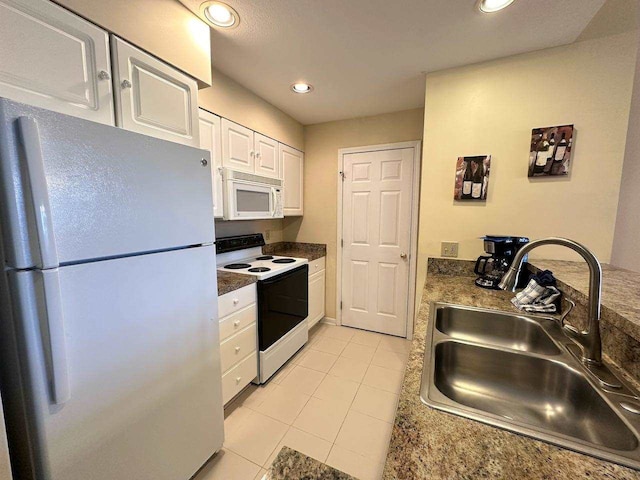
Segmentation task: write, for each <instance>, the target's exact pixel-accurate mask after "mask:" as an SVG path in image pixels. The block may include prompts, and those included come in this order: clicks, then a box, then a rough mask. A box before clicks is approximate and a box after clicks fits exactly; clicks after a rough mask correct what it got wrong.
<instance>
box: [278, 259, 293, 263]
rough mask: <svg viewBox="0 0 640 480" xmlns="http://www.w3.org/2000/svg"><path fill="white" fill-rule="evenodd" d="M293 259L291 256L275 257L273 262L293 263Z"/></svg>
mask: <svg viewBox="0 0 640 480" xmlns="http://www.w3.org/2000/svg"><path fill="white" fill-rule="evenodd" d="M293 262H295V260H294V259H293V258H276V259H275V260H274V261H273V263H293Z"/></svg>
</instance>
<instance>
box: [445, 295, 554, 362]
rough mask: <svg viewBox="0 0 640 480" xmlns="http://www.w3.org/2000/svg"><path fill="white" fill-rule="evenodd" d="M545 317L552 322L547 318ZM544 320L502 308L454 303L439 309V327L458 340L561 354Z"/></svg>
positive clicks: (526, 350) (548, 353)
mask: <svg viewBox="0 0 640 480" xmlns="http://www.w3.org/2000/svg"><path fill="white" fill-rule="evenodd" d="M544 321H546V322H553V320H548V319H545V320H544ZM541 323H542V322H538V321H534V320H531V319H529V318H527V317H524V316H521V315H512V314H510V313H502V312H488V311H484V310H471V309H462V308H458V307H453V306H443V307H442V308H438V309H437V310H436V328H437V329H438V330H439V331H440V332H442V333H444V334H446V335H449V336H450V337H453V338H456V339H458V340H470V341H481V342H483V343H489V344H491V345H496V346H499V347H506V348H511V349H513V350H521V351H525V352H537V353H544V354H547V355H559V354H560V349H559V348H558V347H557V346H556V344H555V343H554V342H553V340H551V338H549V335H547V334H546V333H545V331H544V329H543V328H542V325H541Z"/></svg>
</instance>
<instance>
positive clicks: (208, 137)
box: [199, 109, 223, 218]
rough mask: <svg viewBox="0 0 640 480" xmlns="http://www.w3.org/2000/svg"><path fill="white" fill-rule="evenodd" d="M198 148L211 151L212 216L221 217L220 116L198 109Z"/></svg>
mask: <svg viewBox="0 0 640 480" xmlns="http://www.w3.org/2000/svg"><path fill="white" fill-rule="evenodd" d="M199 116H200V148H204V149H205V150H208V151H209V152H211V181H212V183H213V216H214V217H216V218H222V213H223V209H222V171H221V169H222V132H221V131H220V117H218V116H217V115H214V114H213V113H209V112H207V111H206V110H203V109H199Z"/></svg>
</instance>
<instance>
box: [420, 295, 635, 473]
mask: <svg viewBox="0 0 640 480" xmlns="http://www.w3.org/2000/svg"><path fill="white" fill-rule="evenodd" d="M576 353H578V352H577V349H576V345H575V343H573V341H572V340H570V339H569V338H568V337H567V336H566V335H564V334H563V333H562V330H561V328H560V325H559V322H558V321H557V320H555V319H554V318H552V317H543V316H540V315H513V314H509V313H505V312H497V311H494V310H485V309H479V308H472V307H462V306H456V305H449V304H440V303H435V304H432V306H431V316H430V324H429V329H428V332H427V340H426V349H425V362H424V370H423V374H422V384H421V389H420V393H421V398H422V401H423V402H424V403H426V404H427V405H429V406H431V407H433V408H436V409H439V410H443V411H446V412H449V413H454V414H457V415H461V416H463V417H467V418H471V419H473V420H477V421H480V422H484V423H487V424H490V425H493V426H496V427H500V428H504V429H507V430H511V431H513V432H516V433H520V434H523V435H528V436H531V437H534V438H537V439H540V440H544V441H547V442H550V443H554V444H556V445H560V446H563V447H566V448H570V449H573V450H575V451H578V452H581V453H585V454H588V455H592V456H595V457H599V458H602V459H605V460H609V461H613V462H616V463H620V464H622V465H626V466H628V467H631V468H635V469H640V434H639V432H640V398H638V396H637V393H636V392H635V391H634V390H633V389H632V388H631V387H630V386H629V385H628V384H626V383H625V382H624V381H622V380H620V379H619V378H617V377H616V376H611V377H610V378H611V379H613V381H607V382H604V381H602V380H600V379H599V378H598V377H597V376H595V375H593V373H592V371H591V370H590V369H589V368H587V367H586V366H585V365H584V364H583V363H582V362H581V361H580V360H579V359H578V358H579V355H576Z"/></svg>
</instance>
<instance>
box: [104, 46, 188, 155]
mask: <svg viewBox="0 0 640 480" xmlns="http://www.w3.org/2000/svg"><path fill="white" fill-rule="evenodd" d="M111 39H112V49H113V65H114V86H115V87H114V88H115V92H116V95H115V96H116V117H117V124H118V126H119V127H122V128H125V129H127V130H131V131H132V132H138V133H143V134H145V135H150V136H152V137H157V138H162V139H164V140H170V141H173V142H178V143H182V144H184V145H190V146H192V147H199V146H200V138H199V136H200V135H199V128H198V85H197V83H196V81H195V80H193V79H192V78H190V77H188V76H187V75H185V74H184V73H182V72H179V71H178V70H176V69H174V68H172V67H170V66H168V65H166V64H164V63H163V62H161V61H160V60H158V59H156V58H155V57H152V56H151V55H148V54H147V53H145V52H143V51H142V50H139V49H137V48H136V47H134V46H132V45H129V44H128V43H126V42H124V41H122V40H121V39H119V38H118V37H114V36H112V37H111Z"/></svg>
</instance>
